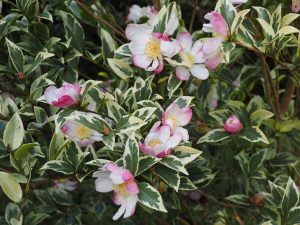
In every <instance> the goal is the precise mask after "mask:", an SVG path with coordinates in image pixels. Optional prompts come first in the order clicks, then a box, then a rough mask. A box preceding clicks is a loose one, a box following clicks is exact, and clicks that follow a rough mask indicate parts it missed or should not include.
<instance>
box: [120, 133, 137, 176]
mask: <svg viewBox="0 0 300 225" xmlns="http://www.w3.org/2000/svg"><path fill="white" fill-rule="evenodd" d="M123 161H124V167H125V168H127V169H128V170H130V171H131V173H132V174H133V175H135V174H136V172H137V170H138V167H139V145H138V143H137V141H136V139H135V136H134V134H132V135H131V136H130V137H129V138H128V139H127V141H126V145H125V151H124V155H123Z"/></svg>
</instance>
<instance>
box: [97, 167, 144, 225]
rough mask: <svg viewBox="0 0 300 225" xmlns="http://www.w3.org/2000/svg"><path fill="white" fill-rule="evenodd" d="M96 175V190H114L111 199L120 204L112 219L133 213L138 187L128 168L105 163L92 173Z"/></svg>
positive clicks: (103, 191)
mask: <svg viewBox="0 0 300 225" xmlns="http://www.w3.org/2000/svg"><path fill="white" fill-rule="evenodd" d="M93 177H96V178H97V179H96V181H95V186H96V191H98V192H101V193H107V192H111V191H114V198H113V201H114V203H115V204H116V205H121V207H120V208H119V210H118V211H117V213H116V214H115V215H114V216H113V220H117V219H119V218H120V217H121V216H122V215H123V214H124V216H123V217H124V218H128V217H130V216H131V215H133V213H134V211H135V207H136V203H137V201H138V193H139V189H138V186H137V184H136V182H135V180H134V177H133V175H132V174H131V172H130V171H129V170H125V169H123V168H121V167H118V166H117V165H116V164H114V163H106V164H105V165H104V166H103V167H102V169H101V170H100V171H97V172H95V173H94V174H93Z"/></svg>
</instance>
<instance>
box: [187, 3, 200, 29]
mask: <svg viewBox="0 0 300 225" xmlns="http://www.w3.org/2000/svg"><path fill="white" fill-rule="evenodd" d="M197 5H198V0H193V12H192V17H191V21H190V27H189V32H190V33H192V31H193V25H194V21H195V17H196V12H197Z"/></svg>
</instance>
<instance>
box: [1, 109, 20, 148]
mask: <svg viewBox="0 0 300 225" xmlns="http://www.w3.org/2000/svg"><path fill="white" fill-rule="evenodd" d="M23 138H24V127H23V123H22V120H21V118H20V116H19V114H18V113H15V114H14V115H13V117H12V118H11V119H10V120H9V121H8V123H7V124H6V127H5V130H4V134H3V142H4V145H5V146H6V147H8V148H10V149H12V150H15V149H17V148H18V147H20V145H21V144H22V141H23Z"/></svg>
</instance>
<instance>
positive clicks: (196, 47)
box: [191, 41, 203, 57]
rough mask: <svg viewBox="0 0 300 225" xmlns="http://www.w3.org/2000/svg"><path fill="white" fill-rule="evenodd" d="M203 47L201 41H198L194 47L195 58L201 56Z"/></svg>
mask: <svg viewBox="0 0 300 225" xmlns="http://www.w3.org/2000/svg"><path fill="white" fill-rule="evenodd" d="M202 47H203V43H202V42H201V41H196V42H195V43H194V45H193V47H192V50H191V54H192V55H193V56H194V57H195V56H196V55H198V54H199V52H200V51H201V49H202Z"/></svg>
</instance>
